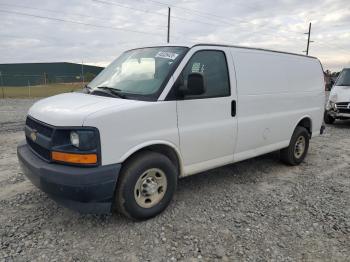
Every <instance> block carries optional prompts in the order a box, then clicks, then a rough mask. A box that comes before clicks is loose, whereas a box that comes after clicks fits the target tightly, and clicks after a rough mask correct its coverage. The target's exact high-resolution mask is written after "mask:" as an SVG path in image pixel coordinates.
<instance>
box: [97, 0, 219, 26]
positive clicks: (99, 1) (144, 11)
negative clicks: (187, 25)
mask: <svg viewBox="0 0 350 262" xmlns="http://www.w3.org/2000/svg"><path fill="white" fill-rule="evenodd" d="M91 1H93V2H97V3H101V4H106V5H115V6H119V7H122V8H126V9H130V10H134V11H139V12H143V13H147V14H155V15H159V16H163V17H168V15H167V14H162V13H158V12H154V11H148V10H144V9H140V8H135V7H130V6H125V5H122V4H119V3H116V2H114V1H113V2H109V1H104V0H91ZM171 17H172V18H174V19H177V20H180V21H189V22H194V23H200V24H205V25H211V26H220V24H213V23H207V22H203V21H199V20H194V19H189V18H186V17H179V16H174V15H172V16H171Z"/></svg>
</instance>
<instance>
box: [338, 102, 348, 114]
mask: <svg viewBox="0 0 350 262" xmlns="http://www.w3.org/2000/svg"><path fill="white" fill-rule="evenodd" d="M336 105H337V110H338V112H339V113H342V114H350V108H349V107H350V103H349V102H340V103H336Z"/></svg>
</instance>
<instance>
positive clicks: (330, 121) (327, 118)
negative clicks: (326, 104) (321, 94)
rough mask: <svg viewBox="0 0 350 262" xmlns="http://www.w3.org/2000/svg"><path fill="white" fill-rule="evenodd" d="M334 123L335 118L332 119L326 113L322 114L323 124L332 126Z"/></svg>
mask: <svg viewBox="0 0 350 262" xmlns="http://www.w3.org/2000/svg"><path fill="white" fill-rule="evenodd" d="M334 121H335V118H334V117H332V116H331V115H330V114H328V113H327V112H325V113H324V122H325V123H326V124H328V125H331V124H333V123H334Z"/></svg>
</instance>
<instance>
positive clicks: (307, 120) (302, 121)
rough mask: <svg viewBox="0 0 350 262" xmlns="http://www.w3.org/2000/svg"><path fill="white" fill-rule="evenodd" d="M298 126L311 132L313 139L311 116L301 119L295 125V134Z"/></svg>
mask: <svg viewBox="0 0 350 262" xmlns="http://www.w3.org/2000/svg"><path fill="white" fill-rule="evenodd" d="M297 126H301V127H304V128H305V129H306V130H307V131H308V132H309V135H310V138H311V136H312V119H311V117H310V116H309V115H306V116H303V117H301V118H300V119H299V121H298V122H297V124H296V125H295V127H294V129H293V132H294V130H295V128H296V127H297Z"/></svg>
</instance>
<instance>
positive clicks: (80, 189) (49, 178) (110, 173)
mask: <svg viewBox="0 0 350 262" xmlns="http://www.w3.org/2000/svg"><path fill="white" fill-rule="evenodd" d="M17 156H18V160H19V163H20V165H21V167H22V170H23V172H24V174H25V175H26V176H27V177H28V178H29V180H30V181H31V182H32V183H33V184H34V185H35V186H36V187H38V188H39V189H41V190H42V191H44V192H45V193H47V194H48V195H49V196H50V197H51V198H52V199H54V200H55V201H56V202H58V203H60V204H62V205H63V206H66V207H68V208H70V209H73V210H76V211H79V212H81V213H109V212H111V209H112V204H113V199H114V191H115V187H116V183H117V179H118V175H119V171H120V167H121V165H120V164H114V165H107V166H99V167H92V168H90V167H86V168H85V167H73V166H65V165H59V164H54V163H48V162H45V161H44V160H42V159H40V158H39V157H37V156H36V155H35V154H34V153H33V152H32V151H31V150H30V148H29V146H28V145H27V144H26V142H22V143H21V144H19V145H18V147H17Z"/></svg>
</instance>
